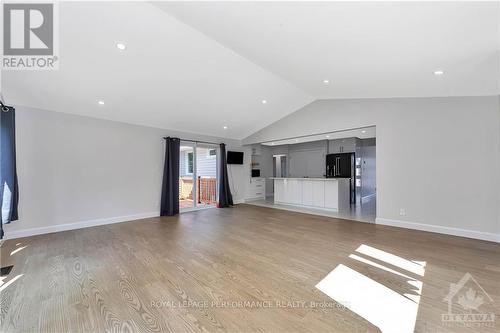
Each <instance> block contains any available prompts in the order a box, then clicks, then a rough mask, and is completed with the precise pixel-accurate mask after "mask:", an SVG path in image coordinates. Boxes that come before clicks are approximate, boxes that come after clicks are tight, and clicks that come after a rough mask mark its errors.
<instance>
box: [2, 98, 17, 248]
mask: <svg viewBox="0 0 500 333" xmlns="http://www.w3.org/2000/svg"><path fill="white" fill-rule="evenodd" d="M0 114H1V116H0V198H1V200H0V204H1V214H2V223H0V239H1V238H2V237H3V235H4V232H3V228H2V225H3V224H5V223H10V222H11V221H15V220H17V219H18V214H17V205H18V202H19V188H18V185H17V171H16V110H15V109H14V108H13V107H10V106H6V105H3V104H2V105H1V111H0Z"/></svg>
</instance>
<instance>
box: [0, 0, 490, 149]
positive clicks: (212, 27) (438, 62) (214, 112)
mask: <svg viewBox="0 0 500 333" xmlns="http://www.w3.org/2000/svg"><path fill="white" fill-rule="evenodd" d="M59 12H60V29H59V32H60V41H59V45H60V64H59V70H57V71H3V72H2V87H1V88H2V93H3V95H4V98H5V99H6V100H7V102H8V103H12V104H14V105H25V106H31V107H37V108H42V109H48V110H53V111H59V112H68V113H74V114H81V115H86V116H91V117H97V118H104V119H111V120H117V121H123V122H128V123H134V124H141V125H148V126H154V127H161V128H166V129H169V128H170V129H176V130H181V131H188V132H195V133H200V134H208V135H215V136H221V137H229V138H235V139H241V138H244V137H246V136H248V135H250V134H252V133H254V132H255V131H257V130H259V129H261V128H263V127H265V126H267V125H268V124H270V123H272V122H274V121H276V120H278V119H280V118H282V117H284V116H286V115H288V114H290V113H292V112H294V111H296V110H297V109H299V108H301V107H302V106H304V105H306V104H308V103H310V102H312V101H313V100H315V99H318V98H367V97H407V96H418V97H427V96H464V95H467V96H471V95H495V94H498V92H499V82H498V78H499V72H500V70H499V56H498V55H499V40H500V39H499V5H498V3H496V2H481V3H478V2H474V3H473V2H438V3H436V2H399V3H395V2H392V3H389V2H381V3H376V2H368V3H361V2H350V3H346V2H333V3H328V2H314V3H311V2H309V3H307V2H304V3H300V2H268V3H266V2H233V3H231V2H154V3H147V2H61V3H60V9H59ZM118 42H122V43H124V44H125V45H126V49H125V50H119V49H117V48H116V43H118ZM437 70H442V71H444V74H443V75H434V71H437ZM325 80H326V81H325ZM99 100H102V101H104V105H99V104H98V101H99ZM264 100H265V101H266V103H263V101H264ZM224 127H227V128H226V129H224Z"/></svg>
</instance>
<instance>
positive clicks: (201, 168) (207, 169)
mask: <svg viewBox="0 0 500 333" xmlns="http://www.w3.org/2000/svg"><path fill="white" fill-rule="evenodd" d="M208 151H209V149H208V148H197V158H196V165H197V171H198V176H201V177H216V175H217V157H216V156H215V155H213V156H209V154H208ZM188 152H189V151H181V154H180V157H179V159H180V161H179V162H180V163H179V167H180V170H179V171H180V172H179V174H180V176H181V177H183V176H191V175H192V174H189V173H188V172H187V171H188V169H187V153H188Z"/></svg>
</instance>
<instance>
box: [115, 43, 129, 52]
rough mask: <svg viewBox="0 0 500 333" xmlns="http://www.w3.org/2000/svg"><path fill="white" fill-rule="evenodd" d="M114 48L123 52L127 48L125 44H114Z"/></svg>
mask: <svg viewBox="0 0 500 333" xmlns="http://www.w3.org/2000/svg"><path fill="white" fill-rule="evenodd" d="M116 48H117V49H118V50H122V51H123V50H125V49H126V48H127V46H126V45H125V44H123V43H116Z"/></svg>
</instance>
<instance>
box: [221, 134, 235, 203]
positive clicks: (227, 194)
mask: <svg viewBox="0 0 500 333" xmlns="http://www.w3.org/2000/svg"><path fill="white" fill-rule="evenodd" d="M232 205H233V196H232V195H231V189H230V188H229V179H228V177H227V156H226V145H225V144H224V143H221V144H220V168H219V208H224V207H229V206H232Z"/></svg>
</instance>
